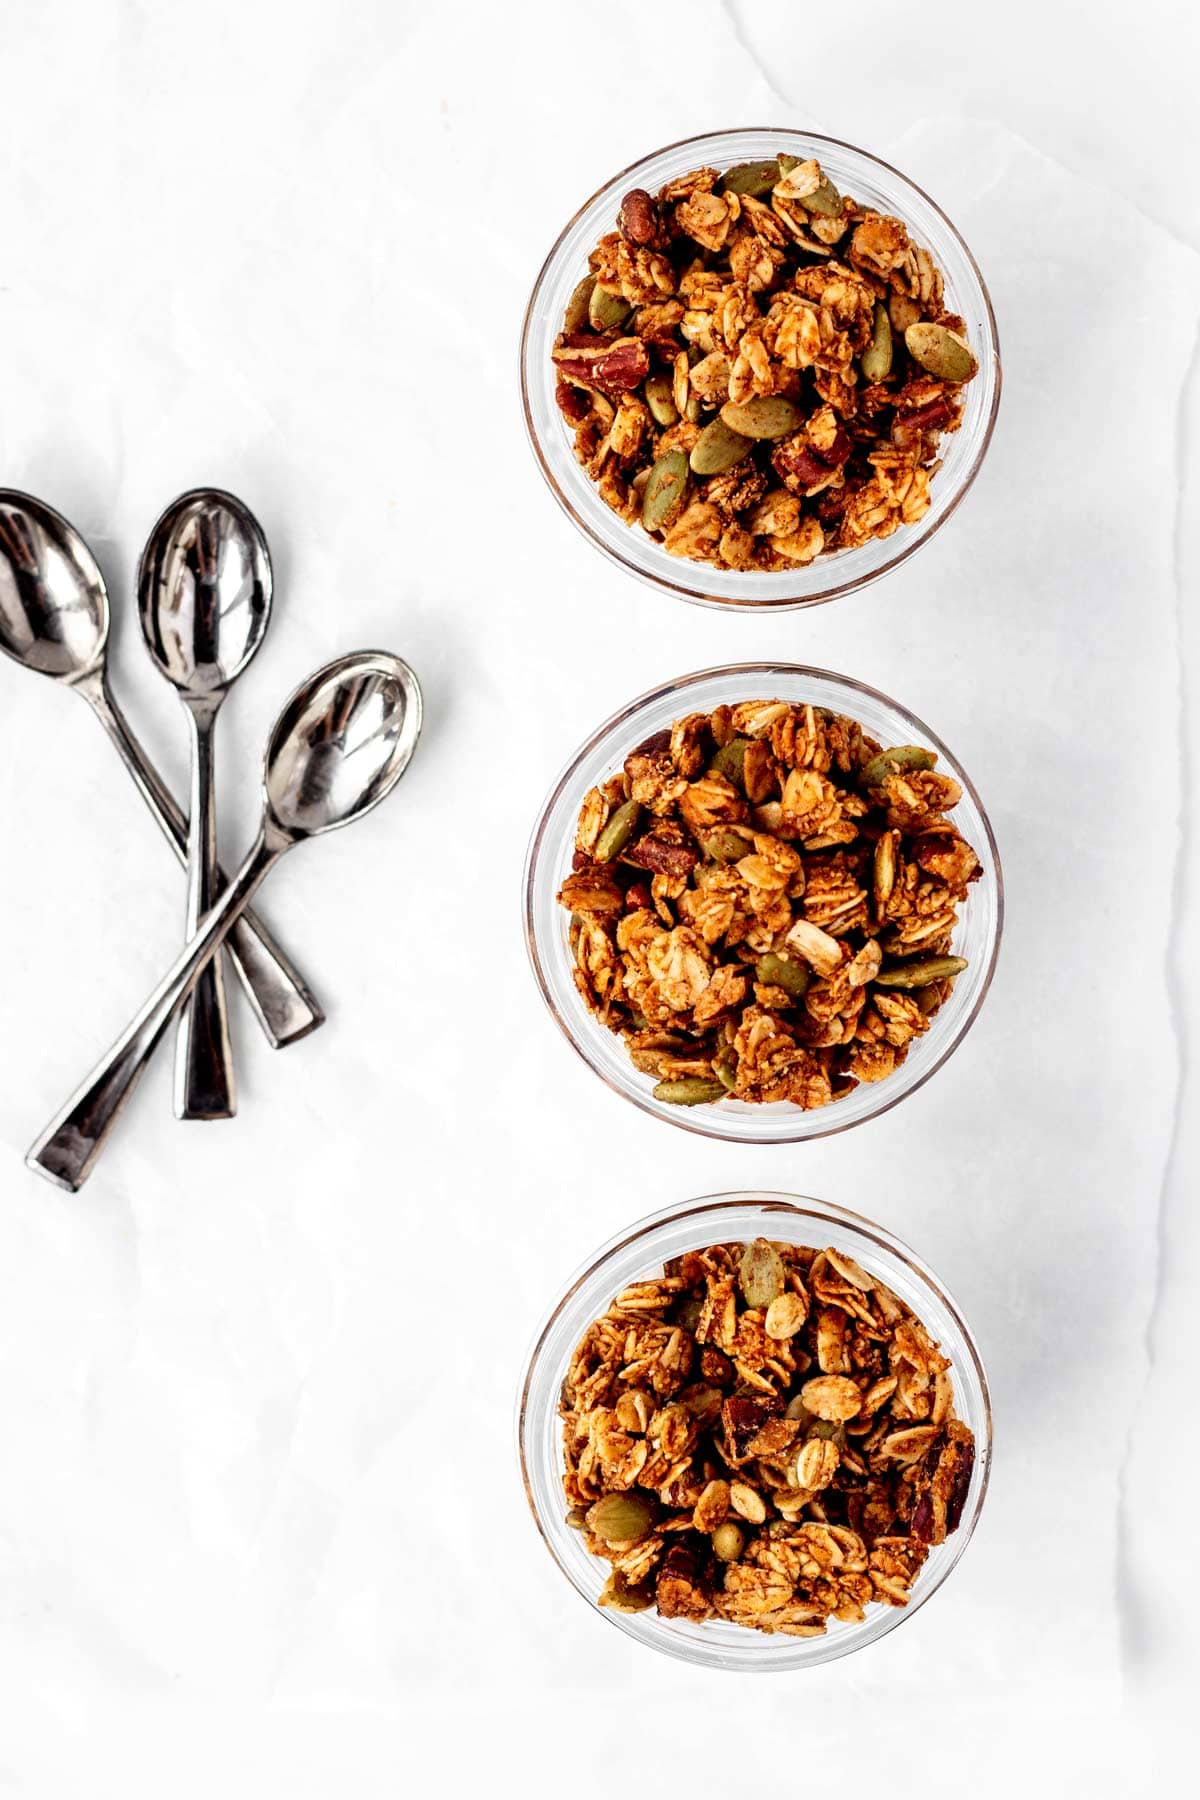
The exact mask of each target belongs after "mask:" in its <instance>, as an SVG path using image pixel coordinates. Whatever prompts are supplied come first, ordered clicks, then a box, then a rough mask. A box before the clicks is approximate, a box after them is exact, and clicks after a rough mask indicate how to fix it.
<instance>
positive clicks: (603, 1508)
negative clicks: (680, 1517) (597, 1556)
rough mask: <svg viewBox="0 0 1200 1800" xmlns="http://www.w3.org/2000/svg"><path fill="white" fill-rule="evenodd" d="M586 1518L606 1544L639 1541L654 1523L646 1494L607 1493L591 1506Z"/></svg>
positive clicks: (652, 1509)
mask: <svg viewBox="0 0 1200 1800" xmlns="http://www.w3.org/2000/svg"><path fill="white" fill-rule="evenodd" d="M587 1522H588V1524H589V1525H590V1526H591V1528H592V1530H593V1531H594V1532H595V1534H596V1536H597V1537H598V1538H599V1539H600V1540H601V1541H602V1542H603V1543H605V1544H636V1543H637V1542H638V1541H639V1539H641V1538H644V1537H645V1535H646V1533H647V1532H648V1531H649V1529H650V1527H651V1526H652V1525H653V1523H654V1507H653V1505H652V1503H651V1502H650V1501H649V1500H648V1499H647V1498H646V1496H645V1495H644V1494H605V1495H604V1497H603V1499H602V1500H597V1501H596V1503H595V1505H594V1506H590V1507H589V1508H588V1515H587Z"/></svg>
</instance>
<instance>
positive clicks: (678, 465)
mask: <svg viewBox="0 0 1200 1800" xmlns="http://www.w3.org/2000/svg"><path fill="white" fill-rule="evenodd" d="M687 493H688V459H687V456H686V454H685V452H684V451H682V450H668V451H667V453H666V455H665V456H660V457H659V459H658V461H657V462H656V463H655V465H654V467H653V468H652V469H651V471H650V473H649V475H648V476H647V478H646V486H645V489H644V490H643V493H642V524H643V525H644V526H645V527H646V530H647V531H665V530H667V528H668V527H669V526H671V525H673V524H674V523H675V520H676V519H677V518H678V517H679V515H680V513H681V512H682V511H683V508H684V503H685V502H686V500H687Z"/></svg>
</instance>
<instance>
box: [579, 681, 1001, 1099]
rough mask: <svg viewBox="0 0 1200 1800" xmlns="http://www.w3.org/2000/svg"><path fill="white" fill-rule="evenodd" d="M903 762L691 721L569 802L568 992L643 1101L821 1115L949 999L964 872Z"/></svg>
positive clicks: (857, 743)
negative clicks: (733, 1104)
mask: <svg viewBox="0 0 1200 1800" xmlns="http://www.w3.org/2000/svg"><path fill="white" fill-rule="evenodd" d="M936 762H937V758H936V756H935V755H934V753H933V752H932V751H929V750H925V749H923V748H921V747H920V746H919V745H911V744H909V745H901V746H898V747H896V748H893V749H887V750H885V749H882V748H881V747H880V745H879V744H878V743H876V742H875V741H874V739H872V738H870V737H868V736H867V735H866V734H865V733H864V731H863V729H862V727H861V726H860V725H858V724H857V723H856V722H855V721H854V720H853V719H848V718H844V717H842V716H840V715H837V714H832V713H827V712H824V711H822V710H820V709H818V708H816V707H813V706H797V705H792V704H790V703H789V702H787V701H784V700H743V701H740V702H739V703H738V704H737V705H736V706H721V707H718V708H717V710H716V711H715V712H713V713H689V714H688V715H687V716H686V717H684V718H682V719H678V720H676V722H675V724H674V725H673V726H672V727H671V729H670V731H664V732H661V733H659V734H658V735H657V736H655V737H653V738H651V739H649V740H648V741H647V742H646V743H643V744H641V745H640V746H639V747H638V748H637V749H636V750H634V751H633V752H632V753H631V754H630V755H629V756H628V757H627V758H626V759H625V765H624V768H623V769H622V771H621V773H620V774H618V775H614V776H613V777H612V778H611V779H610V780H609V781H606V782H605V783H604V785H603V786H602V787H596V788H592V789H591V790H590V791H589V793H588V794H587V795H586V797H585V799H584V802H583V806H582V808H581V811H580V814H579V821H578V827H577V831H576V838H575V854H574V859H573V860H574V866H573V869H572V872H571V874H570V875H569V876H568V877H567V879H566V880H565V881H564V883H563V886H562V889H561V891H560V893H559V895H558V899H559V902H560V904H561V905H562V906H564V907H566V908H567V909H568V910H569V911H570V913H571V915H572V922H571V935H570V942H571V950H572V955H573V958H574V964H575V968H574V976H575V983H576V986H577V987H578V989H579V992H580V994H581V995H582V997H583V999H584V1001H585V1002H586V1004H587V1005H588V1007H589V1008H590V1010H591V1011H592V1012H593V1013H594V1014H595V1015H596V1016H597V1017H598V1018H599V1019H600V1020H601V1022H602V1023H603V1024H604V1025H606V1026H607V1027H608V1028H609V1030H611V1031H614V1032H618V1033H620V1035H621V1036H622V1037H623V1038H624V1039H625V1042H626V1046H627V1048H628V1051H629V1055H630V1058H631V1059H632V1061H633V1063H634V1066H635V1067H636V1068H638V1069H639V1070H641V1071H642V1072H643V1073H646V1074H649V1075H653V1076H654V1077H655V1079H656V1081H657V1083H658V1085H657V1086H656V1087H655V1090H654V1092H655V1095H656V1097H657V1098H658V1099H660V1100H665V1101H668V1102H673V1103H676V1104H680V1105H705V1104H711V1103H713V1102H715V1101H720V1100H723V1099H725V1098H726V1097H732V1098H734V1099H737V1100H744V1101H750V1102H769V1101H781V1100H782V1101H790V1102H791V1103H792V1104H794V1105H796V1106H800V1107H803V1108H806V1109H808V1108H812V1107H818V1106H826V1105H828V1104H829V1103H830V1102H831V1101H833V1100H837V1099H840V1098H841V1097H842V1096H843V1095H845V1094H847V1093H849V1092H850V1091H851V1090H852V1089H853V1088H854V1087H855V1086H856V1085H857V1084H858V1083H859V1082H860V1081H882V1080H884V1079H885V1078H886V1077H887V1076H889V1075H891V1074H892V1073H893V1072H894V1071H895V1070H896V1069H897V1068H898V1067H899V1066H900V1064H901V1063H902V1062H903V1061H904V1059H905V1057H906V1055H907V1053H908V1046H909V1045H910V1043H911V1042H912V1041H913V1039H914V1038H916V1037H920V1036H921V1035H922V1033H924V1032H926V1031H928V1030H929V1026H930V1021H931V1019H932V1017H933V1015H934V1014H935V1013H936V1012H937V1010H938V1008H939V1007H940V1006H941V1005H942V1004H943V1002H944V1001H945V999H946V998H947V996H948V995H949V993H950V990H951V986H952V984H953V982H954V979H955V977H956V976H957V975H958V974H959V973H961V971H962V970H963V969H964V968H965V967H966V963H965V961H964V960H963V959H962V958H961V957H958V956H951V955H949V954H948V951H949V948H950V943H951V939H952V935H953V932H954V928H955V924H956V922H957V917H958V907H959V905H960V903H961V902H962V901H963V900H964V899H965V898H966V895H967V890H968V887H969V885H970V883H971V882H973V881H974V880H976V878H977V877H978V876H979V874H980V872H981V871H980V864H979V861H978V858H977V857H976V855H975V852H974V851H973V850H972V848H971V846H970V845H969V844H968V843H967V842H966V840H965V839H964V838H962V837H961V836H960V835H959V833H958V831H957V830H956V828H955V827H954V825H953V824H952V823H951V821H950V819H949V818H948V817H947V814H948V813H949V811H950V810H951V809H952V808H953V807H954V806H955V805H956V803H957V802H958V800H959V799H960V797H961V792H962V790H961V788H960V787H959V785H958V783H957V782H956V781H955V780H953V778H952V777H950V776H948V775H943V774H939V773H938V771H937V769H936V767H935V765H936Z"/></svg>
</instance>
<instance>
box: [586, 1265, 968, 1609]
mask: <svg viewBox="0 0 1200 1800" xmlns="http://www.w3.org/2000/svg"><path fill="white" fill-rule="evenodd" d="M560 1414H561V1417H562V1422H563V1454H564V1463H565V1468H564V1475H563V1487H564V1491H565V1494H566V1498H567V1503H568V1505H569V1507H570V1508H571V1511H570V1512H569V1514H568V1523H569V1524H571V1525H573V1526H575V1527H576V1528H577V1529H578V1530H580V1531H582V1532H583V1534H584V1540H585V1542H586V1544H587V1547H588V1549H589V1550H590V1551H591V1552H592V1554H593V1555H595V1556H598V1557H603V1558H604V1559H605V1560H606V1561H607V1562H608V1563H609V1564H610V1565H611V1569H612V1574H611V1576H610V1578H609V1580H608V1582H607V1584H606V1586H605V1588H604V1591H603V1593H602V1595H601V1605H610V1606H614V1607H616V1608H618V1609H620V1610H625V1611H640V1610H642V1609H644V1608H646V1607H650V1606H657V1608H658V1611H659V1613H660V1614H662V1616H663V1617H664V1618H686V1619H693V1620H697V1621H699V1620H705V1619H712V1618H720V1619H726V1620H730V1621H732V1622H733V1623H735V1624H738V1625H746V1626H752V1627H754V1628H756V1629H757V1630H759V1631H767V1632H786V1633H788V1634H790V1635H792V1636H796V1637H810V1636H816V1635H819V1634H820V1633H821V1632H823V1631H824V1630H825V1626H826V1622H827V1620H829V1619H830V1618H836V1619H843V1620H859V1619H861V1618H862V1617H863V1615H864V1609H865V1608H866V1606H867V1605H868V1604H869V1603H870V1602H871V1601H878V1602H880V1603H882V1604H883V1605H886V1606H904V1605H905V1604H906V1602H907V1600H908V1596H909V1592H910V1589H911V1587H912V1584H913V1582H914V1580H915V1579H916V1576H917V1574H918V1572H919V1570H920V1568H921V1565H922V1564H923V1562H924V1561H925V1558H926V1555H927V1554H928V1550H929V1546H930V1545H931V1544H940V1543H943V1542H944V1541H945V1539H946V1538H947V1537H948V1536H949V1534H950V1533H951V1532H953V1531H955V1530H956V1529H957V1527H958V1524H959V1521H960V1519H961V1517H962V1512H963V1507H964V1505H965V1502H966V1498H967V1492H968V1489H969V1487H970V1483H971V1472H972V1469H973V1467H974V1461H975V1442H974V1438H973V1436H972V1434H971V1432H970V1431H969V1430H968V1428H967V1427H966V1426H965V1425H964V1424H962V1423H961V1421H960V1420H958V1419H957V1418H956V1417H955V1415H954V1392H953V1387H952V1383H951V1379H950V1364H949V1361H948V1360H947V1358H946V1357H945V1356H944V1355H943V1354H942V1353H941V1351H940V1350H939V1348H938V1346H937V1344H936V1343H934V1342H933V1340H932V1339H931V1337H930V1335H929V1333H928V1331H927V1330H926V1329H925V1327H924V1326H923V1325H922V1324H921V1322H920V1320H919V1319H917V1318H915V1317H914V1315H913V1314H912V1313H911V1312H910V1311H909V1309H908V1308H907V1307H906V1306H904V1305H903V1304H902V1302H901V1301H900V1300H898V1299H897V1297H896V1296H895V1295H894V1294H893V1293H891V1292H890V1291H889V1289H887V1288H886V1287H884V1286H883V1284H882V1282H879V1281H877V1280H875V1278H874V1277H873V1276H871V1275H869V1274H868V1273H867V1272H866V1270H864V1269H862V1268H860V1266H859V1265H858V1263H857V1262H855V1261H854V1259H853V1258H852V1257H849V1256H847V1255H845V1254H844V1253H843V1252H842V1251H839V1250H833V1249H826V1250H812V1249H805V1248H801V1247H799V1246H797V1245H794V1244H770V1243H767V1242H766V1241H765V1240H764V1239H761V1238H759V1239H755V1241H754V1242H753V1243H751V1244H748V1245H741V1244H716V1245H713V1246H712V1247H711V1248H709V1249H706V1250H699V1251H688V1252H687V1253H686V1254H684V1255H683V1256H680V1257H677V1258H676V1259H675V1260H673V1261H672V1262H669V1263H668V1264H667V1265H666V1268H665V1270H664V1273H663V1274H662V1276H661V1277H660V1278H659V1279H658V1280H653V1281H640V1282H636V1283H635V1284H634V1285H633V1286H631V1287H628V1288H626V1289H625V1290H624V1292H623V1293H621V1294H619V1295H618V1296H617V1298H616V1299H615V1300H614V1301H613V1303H612V1305H611V1306H610V1307H609V1309H608V1311H607V1312H606V1313H605V1314H604V1316H603V1318H600V1319H597V1320H595V1321H594V1323H592V1324H591V1325H589V1327H588V1329H587V1331H586V1332H585V1333H584V1336H583V1338H582V1340H581V1342H580V1343H579V1345H578V1347H577V1348H576V1350H575V1353H574V1355H573V1357H572V1358H571V1365H570V1368H569V1370H568V1373H567V1378H566V1382H565V1384H564V1386H563V1392H562V1400H561V1404H560Z"/></svg>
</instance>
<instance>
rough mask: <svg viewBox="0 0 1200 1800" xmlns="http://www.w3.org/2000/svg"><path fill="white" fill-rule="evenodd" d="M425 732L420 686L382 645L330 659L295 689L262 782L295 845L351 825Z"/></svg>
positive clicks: (388, 785) (389, 783)
mask: <svg viewBox="0 0 1200 1800" xmlns="http://www.w3.org/2000/svg"><path fill="white" fill-rule="evenodd" d="M420 732H421V690H420V688H419V687H418V685H417V680H416V676H415V675H414V674H413V672H412V670H411V669H410V668H409V666H408V664H407V663H406V662H404V661H403V660H402V659H401V658H400V657H398V656H391V655H389V654H388V652H387V651H385V650H364V651H361V652H359V653H358V654H357V655H355V656H344V657H342V658H341V659H340V660H339V661H338V662H335V663H330V664H329V665H328V667H327V668H324V669H321V670H319V671H318V673H317V674H316V675H313V676H311V677H310V678H309V679H308V680H307V681H306V682H304V683H303V684H302V685H301V686H300V687H298V688H297V689H296V691H295V693H294V694H293V695H292V696H291V698H290V699H289V700H288V702H287V704H286V705H285V706H284V708H283V711H282V712H281V713H280V715H279V718H278V720H277V721H276V723H275V728H274V730H273V731H272V733H271V739H270V743H269V744H268V746H267V755H266V764H265V769H264V776H263V787H264V790H265V795H266V803H267V809H268V813H269V817H270V820H271V823H272V824H273V825H274V826H275V827H276V829H277V830H278V831H279V832H280V833H281V834H282V835H283V836H284V837H286V839H287V840H288V841H289V842H291V843H296V842H298V841H299V839H301V838H306V837H319V836H320V835H321V833H322V832H326V831H336V830H337V829H338V828H339V827H340V826H342V825H348V824H349V823H350V821H351V820H352V819H357V818H360V817H361V816H362V814H363V813H365V812H370V810H371V808H372V807H373V806H378V805H379V802H380V801H381V800H383V799H385V798H386V796H387V795H388V794H390V793H391V791H392V789H393V788H394V787H395V785H396V783H397V782H398V781H399V779H400V777H401V775H403V773H404V771H405V769H406V768H407V767H408V763H409V759H410V757H411V756H412V753H413V750H414V748H415V747H416V742H417V738H418V737H419V736H420Z"/></svg>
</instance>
